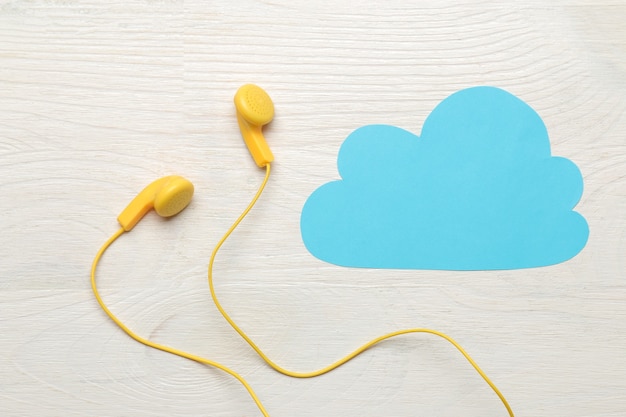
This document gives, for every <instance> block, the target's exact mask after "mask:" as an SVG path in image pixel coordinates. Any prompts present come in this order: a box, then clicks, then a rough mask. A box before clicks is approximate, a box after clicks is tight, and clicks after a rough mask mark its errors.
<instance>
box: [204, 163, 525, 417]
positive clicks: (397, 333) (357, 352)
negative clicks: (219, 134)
mask: <svg viewBox="0 0 626 417" xmlns="http://www.w3.org/2000/svg"><path fill="white" fill-rule="evenodd" d="M269 177H270V164H269V163H268V164H267V165H266V166H265V178H264V180H263V182H262V183H261V185H260V187H259V189H258V191H257V192H256V194H255V195H254V198H253V199H252V201H251V202H250V204H248V206H247V207H246V209H245V210H244V211H243V212H242V213H241V215H240V216H239V217H238V218H237V220H235V222H234V223H233V224H232V226H230V228H229V229H228V230H227V231H226V233H225V234H224V236H223V237H222V238H221V239H220V241H219V242H218V243H217V244H216V245H215V248H214V249H213V253H211V259H210V260H209V271H208V280H209V288H210V290H211V297H212V298H213V302H214V303H215V306H216V307H217V309H218V310H219V312H220V313H221V314H222V316H224V319H226V321H227V322H228V323H229V324H230V325H231V326H232V328H233V329H235V331H236V332H237V333H239V335H240V336H241V337H242V338H243V339H244V340H245V341H246V342H248V344H249V345H250V346H251V347H252V349H254V350H255V351H256V353H257V354H258V355H259V356H260V357H261V358H262V359H263V360H264V361H265V362H266V363H267V364H268V365H269V366H271V367H272V368H273V369H274V370H276V371H277V372H280V373H281V374H284V375H287V376H290V377H294V378H313V377H316V376H319V375H323V374H325V373H327V372H330V371H332V370H333V369H336V368H338V367H340V366H341V365H343V364H345V363H346V362H348V361H350V360H351V359H353V358H354V357H356V356H358V355H360V354H361V353H363V352H364V351H366V350H367V349H369V348H371V347H372V346H374V345H376V344H377V343H379V342H382V341H383V340H386V339H389V338H392V337H395V336H400V335H403V334H408V333H429V334H432V335H435V336H439V337H441V338H443V339H445V340H447V341H448V342H450V343H451V344H452V345H453V346H454V347H455V348H456V349H457V350H458V351H459V352H461V354H462V355H463V356H464V357H465V359H467V361H468V362H469V363H470V364H471V365H472V367H473V368H474V369H475V370H476V372H478V374H479V375H480V376H481V377H482V378H483V379H484V380H485V382H486V383H487V384H488V385H489V386H490V387H491V389H492V390H493V391H494V392H495V393H496V395H497V396H498V397H499V398H500V401H502V404H504V406H505V407H506V410H507V412H508V413H509V416H510V417H514V415H513V410H512V409H511V406H510V405H509V403H508V402H507V400H506V398H504V395H503V394H502V393H501V392H500V390H499V389H498V388H497V387H496V386H495V384H494V383H493V382H492V381H491V380H490V379H489V377H487V375H486V374H485V372H484V371H483V370H482V369H480V367H479V366H478V364H477V363H476V362H475V361H474V360H473V359H472V357H471V356H470V355H469V354H468V353H467V352H466V351H465V349H463V348H462V347H461V345H459V344H458V343H457V342H456V341H455V340H454V339H452V338H451V337H450V336H448V335H446V334H444V333H441V332H438V331H436V330H431V329H424V328H415V329H405V330H398V331H395V332H392V333H388V334H385V335H383V336H380V337H377V338H376V339H374V340H372V341H370V342H368V343H366V344H364V345H363V346H361V347H360V348H358V349H356V350H355V351H354V352H352V353H350V354H349V355H347V356H345V357H343V358H342V359H339V360H338V361H336V362H335V363H333V364H331V365H329V366H327V367H325V368H322V369H319V370H317V371H312V372H293V371H290V370H287V369H285V368H282V367H281V366H279V365H277V364H276V363H275V362H273V361H272V360H271V359H270V358H269V357H268V356H267V355H266V354H265V353H264V352H263V351H262V350H261V349H260V348H259V347H258V346H257V345H256V344H255V343H254V342H253V341H252V339H251V338H250V337H249V336H248V335H247V334H246V333H244V331H243V330H242V329H241V328H239V326H237V324H236V323H235V322H234V321H233V319H231V318H230V316H229V315H228V313H226V310H224V308H223V307H222V305H221V304H220V302H219V300H218V299H217V295H216V293H215V287H214V285H213V264H214V262H215V257H216V256H217V253H218V251H219V250H220V248H221V247H222V245H223V244H224V242H225V241H226V239H228V237H229V236H230V235H231V234H232V233H233V231H234V230H235V229H236V228H237V226H238V225H239V223H241V221H242V220H243V219H244V218H245V217H246V216H247V215H248V213H249V212H250V210H252V208H253V207H254V205H255V204H256V202H257V201H258V199H259V197H260V196H261V194H262V193H263V190H264V189H265V186H266V185H267V182H268V180H269Z"/></svg>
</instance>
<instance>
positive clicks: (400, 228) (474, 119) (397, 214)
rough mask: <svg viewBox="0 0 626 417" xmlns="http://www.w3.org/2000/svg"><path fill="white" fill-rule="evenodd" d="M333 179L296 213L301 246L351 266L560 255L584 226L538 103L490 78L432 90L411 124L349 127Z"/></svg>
mask: <svg viewBox="0 0 626 417" xmlns="http://www.w3.org/2000/svg"><path fill="white" fill-rule="evenodd" d="M337 167H338V169H339V174H340V175H341V178H342V179H341V180H339V181H333V182H330V183H327V184H324V185H322V186H321V187H320V188H318V189H317V190H316V191H314V192H313V194H311V196H309V198H308V199H307V201H306V203H305V205H304V207H303V209H302V215H301V219H300V220H301V221H300V226H301V233H302V239H303V241H304V244H305V246H306V248H307V249H308V250H309V252H311V254H312V255H313V256H315V257H317V258H319V259H321V260H323V261H326V262H329V263H332V264H336V265H341V266H350V267H366V268H396V269H433V270H500V269H519V268H532V267H539V266H547V265H554V264H558V263H561V262H564V261H566V260H568V259H570V258H572V257H574V256H575V255H576V254H577V253H579V252H580V251H581V250H582V249H583V247H584V246H585V244H586V242H587V239H588V236H589V228H588V226H587V222H586V221H585V219H584V218H583V217H582V216H581V215H580V214H579V213H577V212H575V211H573V208H574V207H575V206H576V204H577V203H578V201H579V200H580V197H581V196H582V191H583V180H582V176H581V174H580V171H579V170H578V168H577V166H576V165H575V164H574V163H573V162H571V161H570V160H568V159H565V158H561V157H553V156H551V155H550V140H549V138H548V133H547V131H546V127H545V125H544V123H543V121H542V120H541V118H540V117H539V115H538V114H537V113H536V112H535V111H534V110H533V109H532V108H531V107H530V106H528V105H527V104H526V103H524V102H523V101H522V100H520V99H518V98H517V97H515V96H513V95H512V94H510V93H508V92H506V91H504V90H501V89H498V88H494V87H474V88H469V89H466V90H461V91H459V92H457V93H454V94H452V95H451V96H450V97H448V98H446V99H445V100H444V101H442V102H441V103H440V104H439V105H438V106H437V107H436V108H435V109H434V110H433V111H432V113H431V114H430V115H429V116H428V118H427V119H426V121H425V122H424V126H423V129H422V134H421V136H417V135H415V134H413V133H410V132H408V131H406V130H403V129H400V128H397V127H394V126H388V125H370V126H365V127H362V128H359V129H357V130H356V131H354V132H353V133H352V134H350V136H348V138H347V139H346V140H345V142H344V143H343V145H342V146H341V149H340V151H339V156H338V161H337Z"/></svg>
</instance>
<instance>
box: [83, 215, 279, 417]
mask: <svg viewBox="0 0 626 417" xmlns="http://www.w3.org/2000/svg"><path fill="white" fill-rule="evenodd" d="M124 231H125V230H124V228H123V227H122V228H120V229H119V230H118V231H117V232H115V234H113V236H111V237H110V238H109V240H107V241H106V242H105V243H104V245H102V247H101V248H100V250H98V253H97V254H96V257H95V259H94V260H93V264H92V266H91V288H92V289H93V294H94V295H95V296H96V300H98V304H100V307H102V309H103V310H104V312H105V313H106V314H107V316H109V317H110V318H111V320H113V321H114V322H115V324H117V325H118V326H119V327H120V328H121V329H122V330H124V331H125V332H126V334H128V335H129V336H130V337H132V338H133V339H135V340H136V341H138V342H139V343H143V344H144V345H146V346H149V347H151V348H154V349H158V350H162V351H163V352H167V353H171V354H173V355H178V356H181V357H183V358H187V359H191V360H192V361H196V362H199V363H202V364H205V365H210V366H213V367H215V368H218V369H221V370H222V371H224V372H226V373H227V374H229V375H232V376H233V377H235V378H236V379H237V380H238V381H239V382H241V384H242V385H243V386H244V387H245V388H246V390H248V393H250V396H251V397H252V399H253V400H254V402H255V403H256V405H257V406H258V407H259V410H261V413H263V416H265V417H269V414H268V413H267V411H266V410H265V408H264V407H263V404H261V401H260V400H259V398H258V397H257V395H256V394H255V393H254V391H253V390H252V387H251V386H250V385H249V384H248V383H247V382H246V380H245V379H243V377H241V376H240V375H239V374H237V373H236V372H235V371H233V370H231V369H229V368H227V367H225V366H224V365H221V364H219V363H217V362H214V361H211V360H209V359H205V358H202V357H200V356H197V355H192V354H191V353H187V352H183V351H182V350H178V349H174V348H171V347H169V346H165V345H161V344H158V343H155V342H152V341H151V340H148V339H144V338H143V337H141V336H139V335H137V334H136V333H134V332H133V331H132V330H130V329H129V328H128V327H126V325H125V324H124V323H122V322H121V321H120V319H118V318H117V317H116V316H115V315H114V314H113V313H112V312H111V310H109V309H108V307H107V306H106V305H105V304H104V301H103V300H102V297H100V293H99V292H98V288H97V287H96V267H97V266H98V262H99V261H100V258H101V257H102V255H103V254H104V252H105V251H106V250H107V248H108V247H109V246H111V244H112V243H113V242H115V240H117V238H118V237H120V236H121V235H122V233H124Z"/></svg>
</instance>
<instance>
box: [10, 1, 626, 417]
mask: <svg viewBox="0 0 626 417" xmlns="http://www.w3.org/2000/svg"><path fill="white" fill-rule="evenodd" d="M370 3H372V4H367V2H366V3H363V2H355V1H344V2H340V4H335V2H329V1H325V0H307V1H304V0H295V1H287V0H268V1H252V0H245V1H230V0H229V1H226V0H218V1H211V2H201V1H197V0H187V1H185V2H184V3H183V2H176V1H131V2H122V1H115V2H97V1H87V0H85V1H53V0H48V1H43V0H40V1H19V0H14V1H4V2H0V178H1V179H0V190H1V191H2V195H3V198H2V199H0V212H1V213H2V216H0V231H1V233H0V243H1V247H2V261H1V262H0V313H1V314H0V334H1V335H2V337H0V352H2V353H1V354H0V365H1V366H0V409H1V410H2V413H1V414H2V415H7V416H35V415H36V416H44V417H45V416H128V415H135V416H165V415H167V416H218V417H220V416H221V417H226V416H243V415H245V416H256V415H260V414H259V412H258V410H257V409H256V407H255V406H254V404H253V403H252V401H251V400H250V399H249V397H248V395H247V393H246V392H245V390H244V389H243V388H242V387H241V386H240V385H239V384H238V383H237V382H236V381H235V380H233V379H232V378H231V377H229V376H227V375H225V374H223V373H222V372H220V371H217V370H214V369H211V368H207V367H204V366H201V365H198V364H195V363H193V362H189V361H186V360H183V359H181V358H177V357H173V356H170V355H167V354H165V353H161V352H158V351H154V350H151V349H149V348H146V347H144V346H141V345H139V344H137V343H136V342H134V341H133V340H131V339H130V338H128V337H127V336H126V335H124V334H123V333H122V332H121V331H120V330H118V329H117V328H116V327H115V326H114V325H113V323H111V322H110V320H109V319H108V318H106V317H105V316H104V314H103V313H102V312H101V311H100V309H99V307H98V306H97V304H96V302H95V300H94V299H93V296H92V294H91V290H90V287H89V268H90V264H91V261H92V259H93V256H94V255H95V252H96V250H97V248H98V247H99V246H100V245H101V244H102V243H103V242H104V240H105V239H106V238H107V237H108V236H109V235H110V234H112V233H113V232H114V231H115V230H116V227H117V226H116V222H115V218H116V216H117V214H118V212H119V211H120V210H121V209H122V208H123V207H124V206H125V205H126V204H127V203H128V201H129V200H130V199H131V198H132V197H133V196H134V195H135V193H136V192H138V191H139V190H140V189H141V188H142V187H143V186H145V185H146V184H147V183H149V182H150V181H152V180H153V179H155V178H157V177H159V176H162V175H167V174H171V173H178V174H181V175H184V176H186V177H188V178H189V179H191V180H192V181H193V182H194V184H195V185H196V196H195V197H194V201H193V203H192V204H191V206H190V207H189V208H188V209H187V210H185V212H184V213H182V214H181V215H179V216H177V217H176V218H173V219H171V220H167V221H165V220H162V219H159V218H157V217H156V216H155V215H149V216H148V217H147V218H146V219H144V220H143V221H142V223H141V224H140V225H139V226H138V227H137V228H136V229H135V230H133V232H132V233H129V234H126V235H125V236H123V238H122V239H121V240H120V241H119V242H117V243H116V244H115V245H114V246H113V247H112V248H111V249H110V251H108V252H107V254H106V255H105V257H104V259H103V262H102V265H101V267H100V269H99V285H100V287H101V288H102V293H103V296H104V298H105V300H106V301H107V303H108V304H109V305H110V307H111V309H112V310H113V311H115V312H116V313H117V314H119V316H120V318H122V319H123V320H124V321H125V322H127V323H128V325H129V326H130V327H131V328H132V329H133V330H135V331H136V332H138V333H140V334H142V335H144V336H149V337H150V338H152V339H154V340H155V341H158V342H161V343H165V344H168V345H171V346H174V347H177V348H180V349H184V350H187V351H189V352H193V353H196V354H199V355H204V356H206V357H209V358H211V359H215V360H218V361H220V362H223V363H224V364H225V365H227V366H230V367H232V368H234V369H236V370H237V371H239V372H240V373H241V374H242V375H243V376H244V377H246V378H247V379H248V380H249V382H250V383H251V385H252V386H253V387H254V388H255V389H256V391H257V393H258V394H259V396H260V397H261V399H262V401H263V402H264V404H265V405H266V407H267V409H268V410H269V412H270V414H271V415H272V417H282V416H284V417H286V416H299V417H306V416H343V417H357V416H358V417H367V416H398V417H400V416H417V415H419V416H437V417H451V416H460V415H462V416H481V417H487V416H494V417H495V416H504V415H505V414H504V409H503V407H502V406H501V404H500V403H499V402H498V399H497V398H496V397H495V395H494V394H493V393H492V392H491V391H490V390H489V388H488V387H487V386H486V385H485V384H484V383H483V382H482V381H481V380H480V378H479V377H478V376H477V375H476V374H475V373H474V372H473V370H472V369H471V368H470V367H469V366H468V364H467V363H466V362H465V361H464V360H463V359H462V358H461V357H460V355H458V354H457V353H455V351H453V348H452V347H450V346H449V345H447V344H446V343H445V342H444V341H441V340H437V339H434V338H432V337H428V336H419V335H416V336H408V337H403V338H401V339H398V340H393V341H388V342H385V343H383V344H382V345H381V346H379V347H376V348H375V349H372V350H371V351H368V352H367V353H365V354H364V355H362V356H361V357H359V358H357V359H356V360H355V361H354V362H353V363H350V364H349V365H347V366H345V367H344V368H342V369H340V370H337V371H335V372H332V373H330V374H328V375H326V376H323V377H320V378H317V379H313V380H294V379H290V378H287V377H284V376H282V375H278V374H276V373H274V372H273V371H271V370H270V369H269V368H268V367H267V366H265V365H264V363H263V362H262V361H261V360H260V359H259V358H258V357H257V356H256V355H255V354H253V353H252V351H251V349H250V348H249V347H248V346H247V345H245V343H244V342H243V341H242V340H240V339H239V338H238V336H236V334H234V333H233V331H232V330H231V329H230V328H229V327H228V325H227V324H226V323H225V322H224V320H223V319H222V318H221V317H220V316H219V314H218V313H217V311H216V310H215V307H214V306H213V305H212V303H211V301H210V297H209V293H208V288H207V284H206V264H207V262H208V258H209V255H210V252H211V249H212V246H213V244H214V243H215V242H216V241H217V239H219V237H220V236H221V234H222V233H224V231H225V230H226V229H227V227H228V226H229V225H230V223H231V222H232V221H233V220H234V219H235V218H236V216H237V215H238V213H239V212H240V211H241V210H242V209H243V208H244V207H245V205H246V204H247V202H248V200H249V198H250V197H251V196H252V194H253V193H254V191H255V190H256V188H257V186H258V185H259V183H260V181H261V179H262V174H263V173H262V172H261V171H259V170H258V169H257V168H256V166H255V165H254V163H253V161H252V159H251V158H250V157H249V155H248V153H247V150H246V149H245V147H244V145H243V142H242V141H241V140H240V139H239V137H240V136H239V132H238V127H237V123H236V120H235V118H234V114H233V107H232V101H231V100H232V96H233V94H234V92H235V91H236V89H237V88H238V87H239V85H241V84H243V83H246V82H254V83H257V84H259V85H262V86H263V87H264V88H266V89H267V90H268V91H269V92H270V94H271V95H272V98H273V99H274V102H275V105H276V111H277V113H276V118H275V121H274V122H273V123H272V124H271V125H270V126H268V128H267V129H266V136H267V138H268V140H269V141H270V145H271V147H272V150H273V151H274V154H275V155H276V163H275V165H274V169H273V175H272V178H271V181H270V184H269V186H268V188H267V192H266V194H264V196H263V198H262V200H261V202H260V203H259V205H258V207H257V208H256V209H255V210H254V211H253V212H252V213H251V214H250V217H249V218H248V219H247V220H246V221H245V222H244V223H243V224H242V227H241V229H239V230H238V231H237V232H236V233H235V234H234V235H233V237H232V239H231V240H229V241H228V242H227V243H226V244H225V246H224V248H223V251H222V252H221V254H220V256H219V258H218V261H217V263H216V268H215V276H216V279H217V289H218V292H219V294H220V297H221V299H222V301H223V304H224V306H225V308H226V309H227V310H228V311H230V312H231V313H232V316H233V318H234V319H235V320H236V321H237V322H238V323H239V324H240V325H241V326H242V327H243V328H244V329H245V330H246V331H248V332H249V334H250V335H251V336H252V337H253V338H254V340H256V341H257V343H258V344H259V346H260V347H261V348H262V349H264V350H265V351H266V352H267V353H268V354H269V355H270V356H271V357H272V358H274V359H275V360H276V361H277V362H279V363H280V364H281V365H283V366H286V367H289V368H294V369H297V370H310V369H314V368H318V367H321V366H325V365H326V364H328V363H329V362H330V361H333V360H335V359H337V358H338V357H340V356H342V355H344V354H345V353H347V352H348V351H350V350H352V349H353V348H355V347H357V346H358V345H360V344H362V343H363V342H365V341H367V340H369V339H371V338H373V337H375V336H378V335H380V334H382V333H385V332H388V331H391V330H395V329H398V328H403V327H415V326H423V327H431V328H435V329H438V330H441V331H444V332H446V333H448V334H450V335H452V336H453V337H454V338H455V339H457V340H458V341H459V342H460V343H461V344H462V345H463V346H464V347H466V348H467V350H468V351H469V352H470V353H471V354H472V355H473V356H474V357H475V359H476V360H477V362H478V363H479V364H480V365H481V366H482V367H483V368H484V370H485V371H486V372H487V374H488V375H489V376H490V377H491V378H492V379H493V380H494V381H495V382H496V384H497V385H498V386H499V387H500V389H501V390H502V391H503V392H504V393H505V395H506V396H507V398H508V399H509V401H510V402H511V405H512V406H513V409H514V410H515V411H516V415H517V416H519V417H531V416H532V417H553V416H569V417H589V416H593V417H618V416H619V417H621V416H623V415H625V414H626V395H625V394H624V392H626V378H624V375H625V374H626V356H625V355H624V346H625V345H626V284H625V283H624V276H625V272H626V263H625V261H624V254H625V253H626V232H625V230H626V217H625V216H624V212H625V209H626V175H625V166H626V149H625V147H626V145H625V143H626V142H625V140H624V138H625V136H626V101H625V100H624V97H625V96H626V29H625V27H624V25H623V21H624V16H626V6H624V4H623V2H621V1H614V2H609V1H601V2H590V1H569V2H566V1H556V2H550V4H549V5H547V3H546V2H544V1H541V2H540V1H538V0H537V1H529V2H523V3H524V4H520V2H514V1H504V2H498V4H497V5H496V4H493V3H492V2H487V1H461V2H450V1H444V2H442V1H436V2H435V1H426V2H404V1H400V0H390V1H386V2H377V3H379V4H373V3H374V2H370ZM474 85H494V86H498V87H501V88H505V89H507V90H509V91H510V92H512V93H514V94H516V95H517V96H519V97H520V98H522V99H523V100H525V101H526V102H527V103H529V104H530V105H531V106H532V107H533V108H535V109H536V110H537V112H538V113H539V114H540V115H541V116H542V118H543V119H544V121H545V123H546V125H547V127H548V132H549V133H550V137H551V142H552V151H553V154H555V155H560V156H565V157H567V158H570V159H572V160H573V161H574V162H576V164H577V165H578V166H579V167H580V169H581V171H582V173H583V175H584V181H585V192H584V195H583V199H582V201H581V203H580V205H579V206H578V209H579V211H580V212H581V213H582V214H583V215H584V216H585V217H586V219H587V221H588V222H589V224H590V229H591V235H590V240H589V243H588V245H587V247H586V248H585V249H584V251H583V252H582V253H581V254H579V255H578V256H577V257H576V258H574V259H573V260H571V261H569V262H567V263H564V264H561V265H558V266H553V267H549V268H539V269H532V270H523V271H500V272H486V273H476V272H473V273H472V272H461V273H459V272H445V271H439V272H432V271H381V270H360V269H347V268H339V267H335V266H332V265H328V264H324V263H322V262H320V261H318V260H316V259H314V258H313V257H311V255H309V253H308V252H307V251H306V249H305V248H304V246H303V244H302V241H301V238H300V234H299V213H300V210H301V207H302V205H303V203H304V201H305V200H306V198H307V197H308V195H309V194H310V193H311V192H312V191H313V190H314V189H316V188H317V187H318V186H319V185H321V184H323V183H324V182H327V181H330V180H333V179H337V178H338V174H337V169H336V156H337V150H338V148H339V146H340V145H341V143H342V141H343V140H344V139H345V137H346V136H347V135H348V134H349V133H350V132H351V131H352V130H354V129H355V128H357V127H359V126H362V125H365V124H371V123H387V124H394V125H396V126H400V127H403V128H406V129H409V130H412V131H414V132H416V133H419V131H420V128H421V125H422V123H423V121H424V119H425V118H426V116H427V115H428V114H429V112H430V111H431V110H432V108H433V107H434V106H435V105H436V104H437V103H438V102H439V101H441V100H442V99H443V98H445V97H446V96H448V95H449V94H450V93H452V92H454V91H457V90H458V89H461V88H465V87H469V86H474Z"/></svg>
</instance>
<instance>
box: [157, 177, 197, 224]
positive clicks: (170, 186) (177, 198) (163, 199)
mask: <svg viewBox="0 0 626 417" xmlns="http://www.w3.org/2000/svg"><path fill="white" fill-rule="evenodd" d="M193 192H194V187H193V184H192V183H191V182H190V181H189V180H187V179H185V178H183V177H174V178H173V179H172V180H171V181H169V182H168V183H167V184H166V185H165V186H164V187H163V189H162V190H160V191H159V193H158V194H157V196H156V198H155V200H154V210H155V211H156V212H157V214H159V216H163V217H171V216H174V215H176V214H178V213H180V212H181V211H183V210H184V209H185V207H187V206H188V205H189V203H190V202H191V198H192V197H193Z"/></svg>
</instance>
